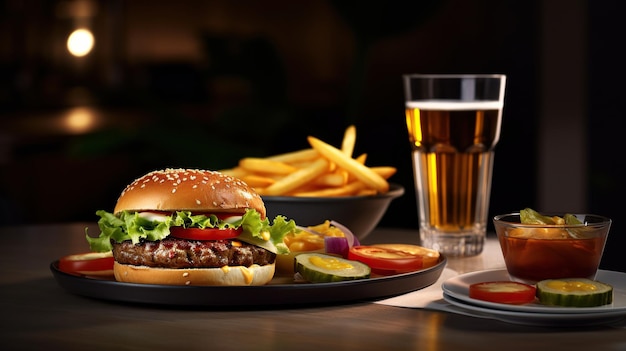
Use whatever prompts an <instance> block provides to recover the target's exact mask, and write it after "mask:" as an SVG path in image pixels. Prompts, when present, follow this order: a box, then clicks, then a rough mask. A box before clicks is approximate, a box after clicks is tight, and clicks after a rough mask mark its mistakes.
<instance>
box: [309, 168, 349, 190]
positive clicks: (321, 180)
mask: <svg viewBox="0 0 626 351" xmlns="http://www.w3.org/2000/svg"><path fill="white" fill-rule="evenodd" d="M340 170H341V169H339V170H337V171H336V172H334V173H328V174H322V175H321V176H319V177H317V178H315V180H314V183H315V185H317V186H319V187H339V186H344V185H346V183H347V182H348V178H347V173H345V174H344V172H338V171H340Z"/></svg>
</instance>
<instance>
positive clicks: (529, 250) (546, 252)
mask: <svg viewBox="0 0 626 351" xmlns="http://www.w3.org/2000/svg"><path fill="white" fill-rule="evenodd" d="M604 241H605V239H604V238H603V237H594V238H586V239H560V240H550V239H532V238H530V239H526V238H515V237H506V236H501V237H500V246H501V248H502V254H503V255H504V262H505V264H506V267H507V270H508V272H509V274H510V275H511V276H512V277H514V278H516V279H518V280H521V281H523V282H528V283H536V282H538V281H540V280H544V279H557V278H587V279H592V280H593V279H594V278H595V276H596V272H597V271H598V266H599V265H600V259H601V258H602V252H603V251H604Z"/></svg>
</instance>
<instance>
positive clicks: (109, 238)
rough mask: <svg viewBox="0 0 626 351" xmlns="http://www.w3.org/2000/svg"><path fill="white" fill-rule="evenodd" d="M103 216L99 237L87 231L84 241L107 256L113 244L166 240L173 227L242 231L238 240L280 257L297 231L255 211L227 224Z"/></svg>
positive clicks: (178, 215) (210, 219)
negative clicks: (240, 228) (287, 239)
mask: <svg viewBox="0 0 626 351" xmlns="http://www.w3.org/2000/svg"><path fill="white" fill-rule="evenodd" d="M96 215H98V216H100V220H98V227H99V228H100V235H99V236H98V237H96V238H94V237H91V236H89V234H88V233H87V229H85V237H86V239H87V242H88V243H89V246H90V247H91V250H92V251H95V252H106V251H111V250H112V249H113V245H112V242H113V241H114V242H118V243H119V242H122V241H126V240H131V241H132V242H133V243H134V244H137V243H139V242H140V241H141V240H142V239H143V240H147V241H158V240H162V239H165V238H166V237H167V236H168V235H169V234H170V227H175V226H176V227H184V228H201V229H205V228H220V229H224V228H239V227H242V229H243V231H242V233H241V234H240V235H239V236H238V237H237V239H239V240H241V241H244V242H247V243H249V244H253V245H257V246H260V247H263V248H264V249H266V250H268V251H270V252H273V253H277V254H287V253H289V249H288V248H287V246H286V245H285V244H284V242H283V239H284V237H285V235H287V234H289V233H291V232H296V231H298V230H297V229H296V223H295V222H294V221H293V220H289V221H288V220H287V219H286V218H285V217H284V216H280V215H279V216H276V218H275V219H274V221H273V223H270V221H269V219H267V218H264V219H261V214H260V213H258V212H257V211H255V210H253V209H248V210H247V211H246V212H245V213H244V214H243V216H241V218H240V219H238V220H236V221H230V222H229V221H224V220H220V219H219V218H217V216H215V215H209V216H206V215H192V214H191V212H189V211H177V212H174V213H172V215H171V216H154V217H146V216H141V215H140V214H139V213H137V212H128V211H123V212H122V213H120V215H119V217H118V216H115V215H114V214H112V213H109V212H107V211H103V210H100V211H97V212H96Z"/></svg>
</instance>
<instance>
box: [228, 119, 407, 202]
mask: <svg viewBox="0 0 626 351" xmlns="http://www.w3.org/2000/svg"><path fill="white" fill-rule="evenodd" d="M308 141H309V144H310V145H311V148H307V149H301V150H297V151H293V152H287V153H283V154H276V155H272V156H268V157H265V158H258V157H247V158H242V159H241V160H240V161H239V163H238V165H237V166H235V167H233V168H230V169H223V170H221V172H222V173H224V174H227V175H231V176H233V177H237V178H239V179H241V180H243V181H245V182H246V183H247V184H248V185H250V186H251V187H253V188H254V189H255V190H256V192H257V193H259V194H260V195H269V196H310V197H312V196H315V197H321V196H328V197H333V196H369V195H375V194H377V193H384V192H386V191H387V190H388V189H389V183H388V182H387V179H389V178H390V177H391V176H393V175H394V174H395V173H396V171H397V170H396V168H395V167H389V166H378V167H368V166H366V165H365V161H366V159H367V154H361V155H359V156H358V157H354V158H353V156H352V154H353V153H354V147H355V144H356V128H355V127H354V126H353V125H351V126H349V127H348V128H346V130H345V132H344V135H343V139H342V142H341V147H340V148H336V147H334V146H332V145H330V144H327V143H325V142H323V141H321V140H319V139H317V138H315V137H312V136H310V137H309V138H308Z"/></svg>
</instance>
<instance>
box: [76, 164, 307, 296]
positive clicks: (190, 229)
mask: <svg viewBox="0 0 626 351" xmlns="http://www.w3.org/2000/svg"><path fill="white" fill-rule="evenodd" d="M96 214H97V215H98V216H100V220H99V221H98V227H99V228H100V235H99V236H98V237H97V238H94V237H91V236H89V235H87V241H88V242H89V245H90V247H91V250H92V251H95V252H112V254H113V258H114V266H113V267H112V270H113V273H114V276H115V279H116V280H117V281H120V282H131V283H143V284H164V285H263V284H266V283H268V282H269V281H270V280H272V278H273V276H274V271H275V265H276V255H277V254H285V253H288V252H289V249H288V248H287V246H286V245H285V243H284V242H283V239H284V237H285V235H287V234H289V233H291V232H294V231H295V230H296V224H295V222H294V221H293V220H287V219H286V218H285V217H284V216H280V215H279V216H276V218H274V220H273V222H270V220H269V219H268V218H266V210H265V205H264V204H263V200H262V199H261V197H260V196H259V195H258V194H257V193H256V192H255V191H254V189H252V188H251V187H249V186H248V185H247V184H246V183H245V182H243V181H241V180H239V179H237V178H234V177H231V176H227V175H224V174H222V173H219V172H214V171H208V170H198V169H165V170H160V171H154V172H150V173H148V174H146V175H144V176H142V177H140V178H138V179H136V180H135V181H133V182H132V183H130V184H129V185H128V186H127V187H126V188H125V189H124V190H123V191H122V193H121V195H120V197H119V198H118V201H117V203H116V205H115V208H114V210H113V213H110V212H107V211H104V210H100V211H97V212H96Z"/></svg>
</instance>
